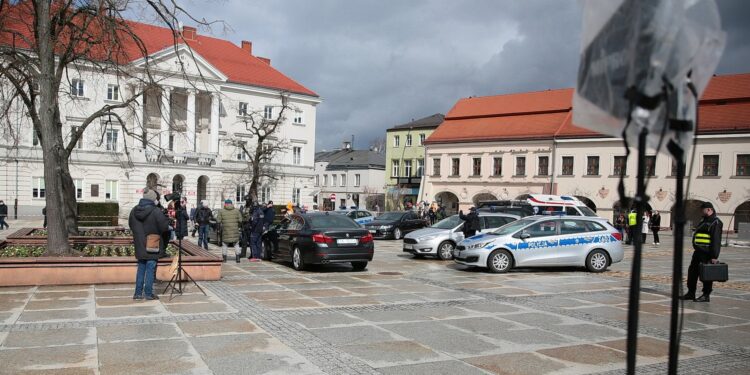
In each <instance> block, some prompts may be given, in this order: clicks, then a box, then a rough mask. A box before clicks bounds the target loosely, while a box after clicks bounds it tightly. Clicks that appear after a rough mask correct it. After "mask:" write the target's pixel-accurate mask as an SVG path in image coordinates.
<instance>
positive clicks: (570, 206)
mask: <svg viewBox="0 0 750 375" xmlns="http://www.w3.org/2000/svg"><path fill="white" fill-rule="evenodd" d="M478 206H479V210H480V211H485V212H505V213H508V214H513V215H518V216H521V217H525V216H533V215H543V214H555V215H557V214H565V215H568V216H597V214H596V212H594V211H592V210H591V209H590V208H588V206H586V204H584V203H583V202H581V201H580V200H579V199H578V198H576V197H573V196H569V195H547V194H530V195H529V196H528V197H527V198H526V199H520V200H494V201H483V202H479V205H478Z"/></svg>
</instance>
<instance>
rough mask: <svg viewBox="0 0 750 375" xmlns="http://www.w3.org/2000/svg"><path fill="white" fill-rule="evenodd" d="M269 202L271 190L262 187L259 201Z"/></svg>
mask: <svg viewBox="0 0 750 375" xmlns="http://www.w3.org/2000/svg"><path fill="white" fill-rule="evenodd" d="M270 200H271V188H270V187H268V186H263V187H262V188H261V189H260V201H261V202H268V201H270Z"/></svg>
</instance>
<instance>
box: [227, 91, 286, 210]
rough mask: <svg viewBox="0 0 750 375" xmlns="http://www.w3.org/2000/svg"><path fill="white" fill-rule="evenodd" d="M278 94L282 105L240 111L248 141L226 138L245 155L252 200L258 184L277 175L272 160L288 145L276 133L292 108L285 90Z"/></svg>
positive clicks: (256, 198) (256, 192)
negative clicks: (270, 109)
mask: <svg viewBox="0 0 750 375" xmlns="http://www.w3.org/2000/svg"><path fill="white" fill-rule="evenodd" d="M279 96H280V101H281V105H278V106H267V107H264V108H263V110H262V111H261V110H250V109H246V110H245V112H244V113H242V114H241V115H242V122H244V124H245V129H246V130H247V131H248V132H249V133H250V136H251V138H252V139H251V140H250V141H247V140H242V139H232V140H230V141H229V144H230V145H231V146H234V147H237V148H238V150H239V151H240V153H241V155H244V159H246V160H247V164H248V174H249V178H250V189H249V191H248V194H249V195H250V197H251V199H252V200H253V202H257V201H258V187H259V186H260V185H261V183H262V182H264V181H269V180H276V179H278V174H277V172H278V171H277V169H276V168H275V166H274V162H273V161H274V157H276V156H277V155H278V154H279V153H283V152H284V151H286V150H288V148H289V145H288V142H287V141H286V140H284V139H280V137H279V133H280V130H281V126H282V124H283V123H284V121H285V120H286V115H287V112H289V111H290V110H292V108H291V107H290V104H289V94H288V93H286V92H282V93H281V94H280V95H279ZM269 107H270V108H273V110H272V113H270V116H269V113H267V112H266V111H267V110H268V109H267V108H269ZM274 113H275V116H274Z"/></svg>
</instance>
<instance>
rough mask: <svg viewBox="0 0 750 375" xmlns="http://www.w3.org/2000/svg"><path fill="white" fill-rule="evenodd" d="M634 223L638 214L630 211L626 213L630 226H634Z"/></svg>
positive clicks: (636, 221)
mask: <svg viewBox="0 0 750 375" xmlns="http://www.w3.org/2000/svg"><path fill="white" fill-rule="evenodd" d="M636 224H638V215H637V214H636V213H635V212H631V213H629V214H628V225H629V226H631V227H634V226H635V225H636Z"/></svg>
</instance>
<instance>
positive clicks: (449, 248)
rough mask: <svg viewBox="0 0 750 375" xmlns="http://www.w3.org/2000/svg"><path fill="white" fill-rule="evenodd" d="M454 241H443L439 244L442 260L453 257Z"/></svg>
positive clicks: (439, 256)
mask: <svg viewBox="0 0 750 375" xmlns="http://www.w3.org/2000/svg"><path fill="white" fill-rule="evenodd" d="M453 249H454V246H453V242H450V241H443V242H441V243H440V245H438V251H437V256H438V258H440V259H441V260H451V259H453Z"/></svg>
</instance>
